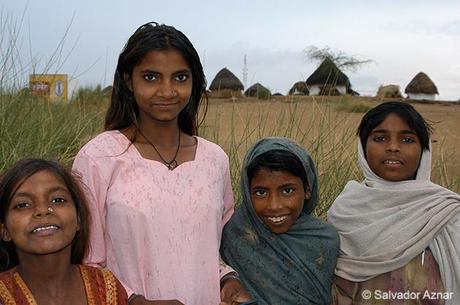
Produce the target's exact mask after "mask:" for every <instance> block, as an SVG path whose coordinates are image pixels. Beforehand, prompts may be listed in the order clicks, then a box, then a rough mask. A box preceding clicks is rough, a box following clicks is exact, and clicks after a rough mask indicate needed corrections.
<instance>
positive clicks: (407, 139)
mask: <svg viewBox="0 0 460 305" xmlns="http://www.w3.org/2000/svg"><path fill="white" fill-rule="evenodd" d="M387 139H388V138H387V137H385V136H375V137H373V138H372V140H373V141H374V142H383V141H386V140H387ZM400 141H401V142H405V143H414V142H415V139H414V138H412V137H402V138H401V139H400Z"/></svg>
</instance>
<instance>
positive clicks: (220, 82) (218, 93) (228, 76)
mask: <svg viewBox="0 0 460 305" xmlns="http://www.w3.org/2000/svg"><path fill="white" fill-rule="evenodd" d="M209 90H210V94H209V95H210V97H214V98H220V97H221V98H228V97H242V96H243V93H242V91H243V90H244V86H243V84H242V83H241V81H240V80H239V79H238V77H236V76H235V74H233V73H232V72H231V71H230V70H228V69H227V68H223V69H222V70H220V71H219V72H218V73H217V74H216V76H215V77H214V79H213V81H212V82H211V85H210V86H209Z"/></svg>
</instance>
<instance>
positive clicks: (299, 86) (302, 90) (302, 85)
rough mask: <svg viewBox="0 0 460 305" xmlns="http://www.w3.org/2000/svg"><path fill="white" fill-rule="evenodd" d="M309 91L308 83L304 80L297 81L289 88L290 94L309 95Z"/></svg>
mask: <svg viewBox="0 0 460 305" xmlns="http://www.w3.org/2000/svg"><path fill="white" fill-rule="evenodd" d="M309 93H310V91H309V90H308V86H307V83H306V82H304V81H299V82H296V83H295V84H294V85H292V88H291V89H290V90H289V95H308V94H309Z"/></svg>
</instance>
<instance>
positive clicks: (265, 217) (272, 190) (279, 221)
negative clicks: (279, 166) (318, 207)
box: [250, 167, 311, 234]
mask: <svg viewBox="0 0 460 305" xmlns="http://www.w3.org/2000/svg"><path fill="white" fill-rule="evenodd" d="M250 184H251V185H250V188H251V189H250V191H251V201H252V205H253V207H254V210H255V212H256V214H257V215H258V216H259V218H260V219H261V220H262V221H263V223H264V224H265V225H266V226H267V227H268V228H269V229H270V230H271V231H272V232H273V233H277V234H280V233H285V232H287V231H288V230H289V228H290V227H291V226H292V225H293V224H294V223H295V222H296V220H297V218H298V217H299V215H300V213H301V212H302V209H303V205H304V200H305V199H309V198H310V197H311V196H310V191H308V190H307V191H306V190H305V189H304V186H303V182H302V180H301V179H300V178H299V177H297V176H295V175H292V174H291V173H289V172H287V171H274V170H270V169H268V168H264V167H262V168H260V169H259V170H257V171H256V172H255V174H254V177H253V178H252V179H251V182H250Z"/></svg>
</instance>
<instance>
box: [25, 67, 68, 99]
mask: <svg viewBox="0 0 460 305" xmlns="http://www.w3.org/2000/svg"><path fill="white" fill-rule="evenodd" d="M67 87H68V81H67V74H31V75H30V76H29V89H30V92H31V94H32V95H34V96H42V97H44V98H47V99H49V100H50V101H62V102H67V101H68V97H67Z"/></svg>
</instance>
